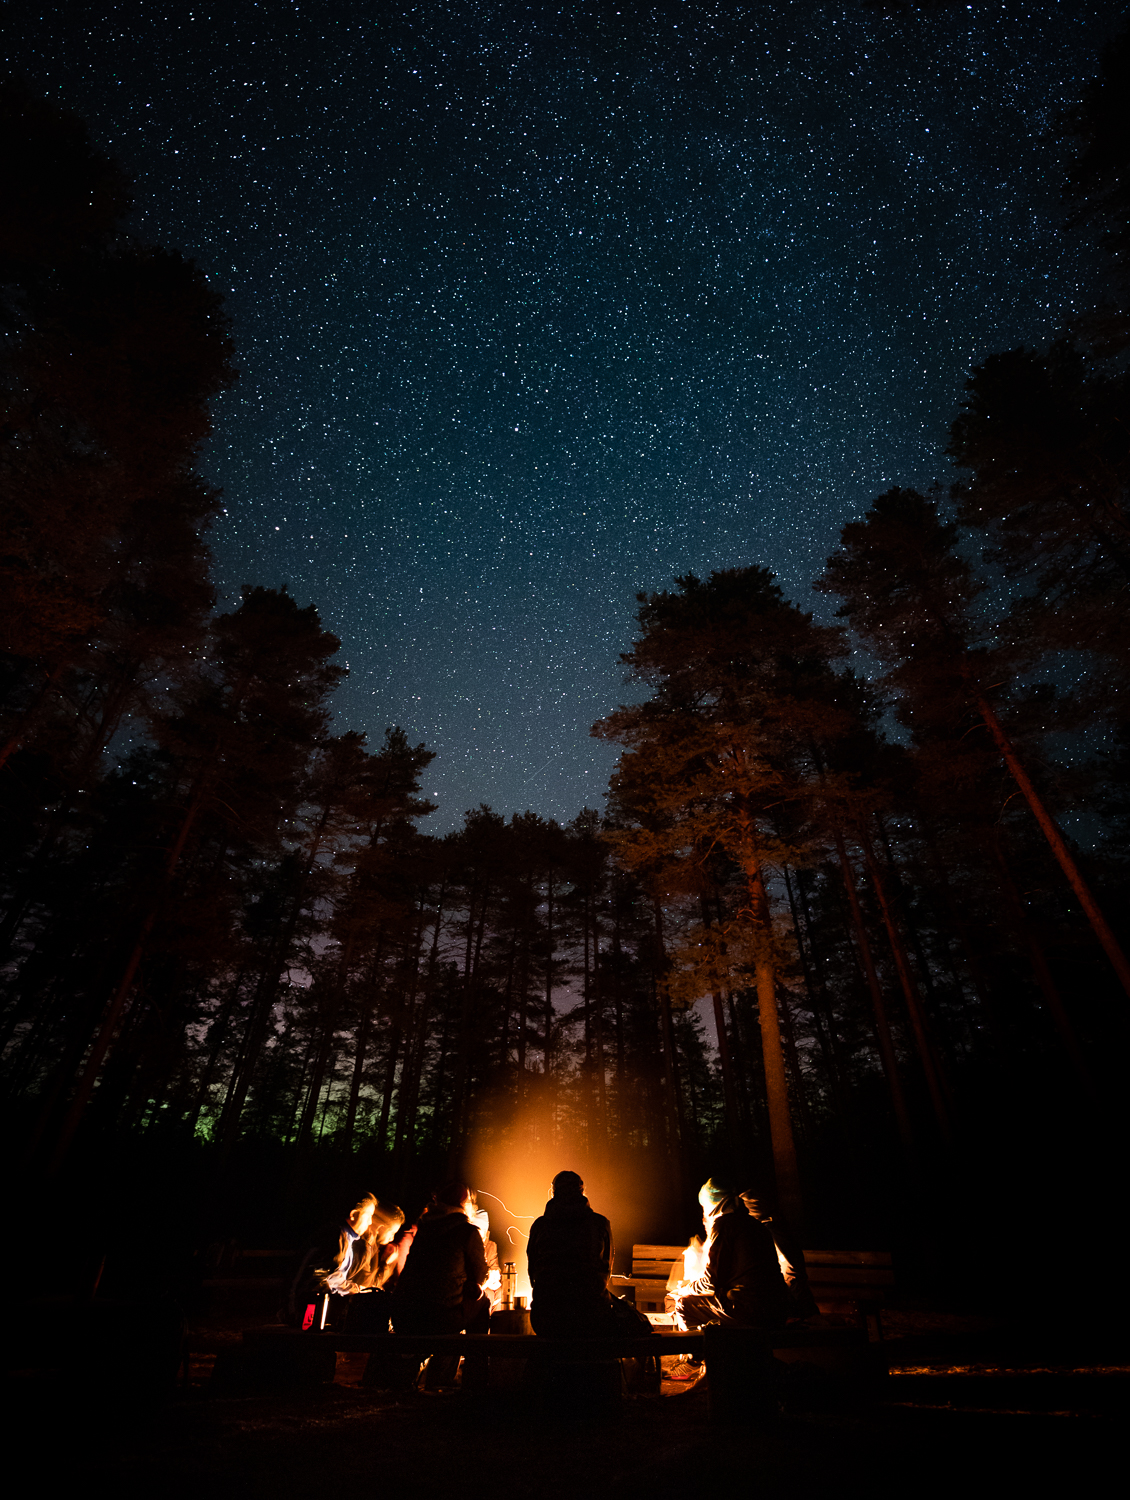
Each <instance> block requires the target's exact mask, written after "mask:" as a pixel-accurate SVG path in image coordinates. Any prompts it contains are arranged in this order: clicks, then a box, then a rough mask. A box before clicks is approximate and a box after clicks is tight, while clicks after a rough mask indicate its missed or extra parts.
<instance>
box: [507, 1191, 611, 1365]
mask: <svg viewBox="0 0 1130 1500" xmlns="http://www.w3.org/2000/svg"><path fill="white" fill-rule="evenodd" d="M612 1258H613V1247H612V1226H611V1224H609V1222H608V1220H607V1219H606V1218H605V1217H604V1215H603V1214H598V1213H594V1212H593V1210H592V1209H591V1208H590V1207H589V1200H588V1199H587V1198H586V1197H585V1185H584V1183H583V1182H582V1181H581V1179H580V1177H579V1176H578V1175H577V1173H576V1172H558V1174H557V1176H556V1177H555V1178H554V1179H553V1196H552V1198H550V1200H549V1202H548V1203H547V1204H546V1205H545V1213H544V1214H543V1215H542V1216H541V1218H540V1219H535V1220H534V1222H533V1224H532V1226H531V1228H530V1239H529V1243H528V1245H527V1246H526V1262H527V1265H528V1267H529V1272H530V1284H531V1286H532V1288H533V1298H532V1301H531V1305H530V1323H531V1325H532V1326H533V1330H534V1332H535V1333H540V1334H542V1335H544V1336H545V1337H548V1338H554V1337H556V1338H568V1337H580V1338H585V1337H592V1336H593V1335H596V1334H601V1333H608V1332H611V1331H612V1324H611V1319H612V1298H611V1295H610V1293H609V1291H608V1278H609V1276H610V1275H611V1274H612Z"/></svg>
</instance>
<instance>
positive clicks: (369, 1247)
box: [282, 1193, 404, 1327]
mask: <svg viewBox="0 0 1130 1500" xmlns="http://www.w3.org/2000/svg"><path fill="white" fill-rule="evenodd" d="M403 1218H404V1215H403V1214H402V1213H401V1212H400V1210H399V1209H398V1208H394V1207H393V1206H392V1205H382V1204H381V1203H380V1202H379V1201H378V1199H377V1198H376V1196H375V1195H374V1194H373V1193H366V1194H365V1196H364V1197H363V1198H362V1199H361V1200H360V1201H359V1202H358V1203H356V1204H355V1205H354V1206H353V1208H351V1209H350V1210H349V1213H348V1214H347V1215H346V1216H345V1219H344V1221H343V1222H338V1223H329V1224H326V1225H323V1227H322V1228H321V1229H320V1230H319V1231H318V1232H317V1234H315V1235H313V1236H312V1237H311V1242H310V1243H309V1244H308V1245H307V1246H306V1248H305V1249H304V1250H303V1251H302V1253H301V1255H300V1256H299V1257H298V1261H297V1263H296V1265H295V1267H294V1269H293V1271H292V1272H291V1275H290V1277H289V1279H288V1283H287V1289H286V1303H285V1306H284V1308H283V1310H282V1313H283V1320H284V1321H285V1322H289V1323H298V1324H302V1323H303V1322H304V1320H305V1318H306V1316H307V1313H308V1309H309V1308H310V1306H311V1305H312V1304H314V1303H316V1302H317V1300H318V1298H319V1297H320V1296H322V1295H323V1294H328V1295H329V1297H330V1299H331V1301H330V1307H329V1309H328V1312H327V1317H326V1322H327V1323H328V1324H330V1325H331V1326H335V1327H336V1326H338V1325H339V1324H340V1323H343V1322H344V1320H345V1312H346V1302H345V1300H344V1299H346V1298H348V1297H352V1296H355V1295H356V1294H357V1293H358V1292H360V1291H362V1290H363V1289H365V1288H367V1287H369V1286H371V1285H377V1286H379V1285H381V1284H382V1268H381V1265H380V1264H379V1262H380V1259H381V1257H380V1252H379V1250H378V1249H377V1241H378V1240H379V1238H380V1236H381V1234H382V1233H383V1232H384V1228H385V1227H388V1226H389V1225H390V1224H391V1226H392V1227H391V1228H390V1229H389V1238H391V1234H392V1232H393V1230H394V1229H395V1226H396V1224H398V1223H400V1222H401V1221H402V1220H403ZM375 1224H376V1225H377V1228H376V1229H375V1230H374V1225H375Z"/></svg>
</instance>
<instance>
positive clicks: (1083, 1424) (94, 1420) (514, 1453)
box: [6, 1312, 1130, 1500]
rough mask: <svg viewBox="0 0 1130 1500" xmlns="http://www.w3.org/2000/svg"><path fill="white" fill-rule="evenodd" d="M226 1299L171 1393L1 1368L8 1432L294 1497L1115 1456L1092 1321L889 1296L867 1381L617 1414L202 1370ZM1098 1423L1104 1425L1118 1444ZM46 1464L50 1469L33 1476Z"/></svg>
mask: <svg viewBox="0 0 1130 1500" xmlns="http://www.w3.org/2000/svg"><path fill="white" fill-rule="evenodd" d="M230 1325H231V1319H230V1318H229V1319H226V1320H225V1319H223V1318H219V1319H213V1320H212V1322H211V1323H210V1324H205V1323H201V1324H197V1325H196V1326H195V1327H193V1328H192V1329H191V1330H190V1333H191V1340H190V1344H191V1348H192V1359H191V1362H190V1365H189V1367H188V1369H187V1371H182V1374H181V1377H180V1380H179V1382H178V1385H177V1387H176V1389H175V1391H174V1393H173V1394H172V1395H171V1396H165V1397H161V1396H159V1395H157V1394H155V1393H152V1392H146V1391H145V1390H133V1391H132V1392H127V1391H122V1390H119V1391H114V1390H107V1389H106V1388H105V1381H100V1379H99V1370H98V1369H97V1368H96V1367H93V1368H92V1367H84V1368H75V1367H73V1366H72V1367H67V1366H66V1365H65V1364H57V1365H55V1366H54V1368H47V1367H46V1365H41V1366H37V1367H36V1368H28V1369H24V1370H22V1371H18V1372H16V1373H15V1374H13V1375H11V1376H10V1377H9V1378H8V1381H7V1401H6V1405H7V1408H8V1411H9V1414H10V1416H12V1417H13V1418H14V1419H15V1423H16V1425H15V1428H14V1431H15V1434H16V1443H15V1446H13V1447H10V1448H9V1453H10V1454H14V1453H15V1452H16V1451H20V1452H23V1453H25V1454H29V1455H38V1456H39V1457H40V1458H41V1459H42V1461H43V1462H44V1463H45V1465H46V1469H47V1472H48V1473H49V1474H50V1475H52V1476H54V1477H55V1478H57V1479H58V1480H59V1481H61V1483H60V1486H59V1487H60V1489H62V1488H66V1489H70V1488H71V1487H72V1485H78V1484H81V1485H82V1486H83V1487H84V1488H86V1487H88V1486H93V1487H96V1489H97V1490H98V1491H104V1492H106V1493H112V1494H113V1495H114V1496H115V1497H124V1496H134V1495H139V1496H140V1495H146V1496H154V1497H160V1500H165V1497H179V1496H186V1497H187V1496H194V1497H195V1496H203V1497H209V1500H211V1497H217V1500H219V1497H227V1496H232V1497H240V1500H256V1497H259V1496H264V1497H266V1496H270V1497H272V1500H291V1497H294V1500H307V1497H311V1500H312V1497H321V1496H327V1497H329V1496H336V1495H338V1494H340V1493H341V1492H342V1491H343V1490H344V1491H357V1492H359V1493H366V1492H367V1491H369V1490H371V1489H376V1488H377V1487H379V1488H380V1490H381V1491H384V1492H388V1491H399V1492H401V1493H403V1494H405V1495H406V1496H409V1497H411V1496H415V1495H417V1494H426V1493H428V1492H435V1491H438V1490H439V1489H440V1488H444V1489H446V1488H449V1487H452V1486H455V1487H460V1486H462V1485H465V1484H466V1485H472V1486H474V1487H475V1488H476V1489H477V1488H479V1487H480V1486H481V1485H483V1484H486V1485H488V1486H489V1487H490V1488H491V1490H492V1491H493V1492H494V1493H495V1494H497V1495H499V1496H503V1497H505V1500H554V1497H558V1496H578V1497H582V1496H583V1497H586V1500H587V1497H588V1496H590V1495H604V1494H607V1495H608V1496H610V1497H614V1500H633V1497H636V1496H639V1497H645V1496H646V1497H654V1500H663V1497H666V1496H672V1497H674V1496H679V1497H697V1496H699V1495H701V1494H702V1492H703V1491H704V1489H705V1488H706V1487H707V1486H709V1485H711V1484H715V1483H717V1482H718V1481H719V1480H720V1479H722V1478H723V1476H724V1477H725V1479H726V1480H727V1481H733V1482H734V1483H735V1484H740V1485H741V1486H742V1488H743V1491H744V1489H745V1487H747V1486H748V1487H749V1488H750V1489H751V1490H756V1492H757V1494H758V1495H759V1496H768V1497H776V1496H782V1497H786V1496H787V1497H794V1496H795V1497H802V1496H815V1497H820V1500H823V1497H825V1496H830V1495H843V1494H848V1495H855V1494H860V1495H863V1494H866V1495H868V1496H882V1495H892V1496H894V1495H900V1496H902V1495H910V1494H913V1495H915V1496H920V1495H923V1494H926V1495H933V1494H939V1495H940V1494H948V1493H954V1492H957V1493H958V1495H959V1496H960V1495H961V1492H962V1491H964V1490H971V1489H974V1488H975V1489H976V1490H977V1491H978V1492H991V1491H993V1490H999V1491H1000V1492H1001V1493H1002V1494H1009V1495H1016V1494H1025V1495H1043V1494H1048V1495H1051V1494H1059V1493H1063V1492H1073V1493H1080V1494H1089V1493H1092V1492H1094V1491H1097V1490H1099V1488H1100V1486H1103V1487H1105V1485H1106V1483H1107V1482H1108V1480H1107V1476H1108V1475H1109V1474H1110V1472H1111V1470H1112V1468H1117V1467H1118V1466H1119V1464H1120V1459H1121V1449H1122V1434H1123V1430H1124V1424H1125V1404H1126V1396H1127V1394H1128V1393H1130V1362H1126V1361H1122V1362H1121V1363H1120V1362H1119V1360H1118V1358H1117V1357H1116V1353H1117V1351H1116V1350H1115V1349H1114V1348H1113V1347H1112V1340H1111V1339H1110V1338H1109V1337H1104V1336H1103V1335H1102V1334H1101V1333H1092V1334H1088V1335H1086V1336H1082V1337H1081V1336H1080V1335H1079V1334H1078V1333H1072V1334H1063V1333H1061V1334H1057V1335H1054V1336H1053V1335H1051V1334H1049V1333H1048V1332H1047V1330H1040V1329H1039V1328H1036V1327H1032V1328H1028V1329H1022V1330H1018V1329H1017V1328H1015V1327H1012V1328H1004V1327H1001V1326H994V1325H993V1323H992V1320H988V1319H984V1318H978V1317H966V1318H962V1317H961V1316H960V1315H956V1314H953V1313H930V1312H918V1313H913V1312H911V1313H905V1312H904V1313H901V1314H900V1313H895V1314H893V1315H892V1316H891V1317H890V1319H889V1320H888V1331H889V1332H890V1333H891V1334H892V1335H893V1338H892V1340H891V1358H892V1366H893V1369H894V1371H895V1373H894V1375H893V1376H892V1378H891V1381H890V1384H889V1388H888V1389H887V1390H885V1391H884V1392H883V1393H882V1395H881V1396H880V1397H879V1398H878V1399H859V1400H856V1399H854V1398H855V1396H856V1394H857V1393H854V1392H852V1391H850V1390H848V1389H845V1388H844V1387H843V1386H842V1385H840V1386H837V1387H834V1388H833V1387H828V1386H824V1387H819V1388H818V1389H815V1390H814V1389H813V1388H812V1387H807V1388H805V1389H795V1390H791V1389H789V1388H788V1386H787V1384H786V1387H785V1388H783V1394H784V1402H783V1409H782V1410H781V1411H779V1412H778V1413H777V1414H776V1415H775V1416H773V1417H771V1419H770V1420H769V1421H768V1423H766V1424H764V1425H762V1426H761V1427H756V1426H741V1427H719V1426H717V1425H714V1424H712V1423H711V1421H710V1409H709V1395H708V1392H707V1390H706V1388H705V1386H704V1385H701V1384H700V1385H699V1386H696V1387H692V1388H688V1387H687V1386H686V1385H685V1384H683V1385H676V1384H674V1383H672V1382H666V1381H665V1382H664V1394H662V1395H659V1396H647V1397H639V1398H634V1399H629V1400H628V1401H627V1402H626V1403H625V1405H624V1409H623V1412H622V1414H621V1416H620V1418H619V1420H616V1421H613V1422H608V1423H604V1424H601V1423H595V1424H593V1423H587V1424H586V1423H578V1422H576V1421H570V1422H561V1421H555V1420H547V1419H545V1418H544V1417H543V1418H541V1419H538V1418H537V1417H536V1416H535V1415H534V1414H532V1413H531V1412H529V1411H527V1410H525V1409H524V1408H523V1406H522V1403H521V1399H520V1397H516V1396H514V1395H513V1394H510V1393H503V1392H497V1393H493V1394H492V1395H491V1397H489V1398H488V1399H487V1401H486V1402H485V1403H484V1404H475V1403H473V1402H472V1401H470V1400H468V1399H465V1398H464V1397H463V1396H462V1394H461V1393H452V1394H440V1395H430V1394H425V1393H423V1392H420V1393H413V1394H412V1395H411V1396H410V1397H404V1398H401V1399H400V1400H399V1401H398V1400H396V1399H394V1398H393V1397H392V1396H391V1395H389V1394H387V1393H381V1392H374V1391H370V1390H368V1389H367V1388H365V1387H363V1386H361V1385H360V1384H359V1381H360V1375H361V1370H362V1368H363V1364H364V1358H363V1357H360V1358H357V1357H352V1356H339V1357H338V1365H337V1373H336V1378H335V1381H334V1383H333V1384H332V1385H327V1386H324V1387H321V1388H319V1389H315V1390H312V1391H308V1392H304V1393H293V1394H287V1395H275V1396H262V1395H242V1396H237V1395H226V1396H218V1395H215V1394H213V1393H211V1392H210V1390H209V1385H208V1376H209V1370H210V1366H211V1362H212V1359H213V1358H214V1355H215V1353H216V1352H217V1351H218V1350H220V1349H222V1348H223V1347H225V1346H230V1345H232V1344H233V1343H234V1341H235V1339H236V1336H237V1333H236V1330H235V1328H233V1327H232V1326H230ZM1116 1444H1117V1446H1116ZM51 1488H53V1486H48V1490H49V1492H50V1489H51Z"/></svg>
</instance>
